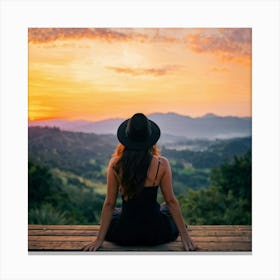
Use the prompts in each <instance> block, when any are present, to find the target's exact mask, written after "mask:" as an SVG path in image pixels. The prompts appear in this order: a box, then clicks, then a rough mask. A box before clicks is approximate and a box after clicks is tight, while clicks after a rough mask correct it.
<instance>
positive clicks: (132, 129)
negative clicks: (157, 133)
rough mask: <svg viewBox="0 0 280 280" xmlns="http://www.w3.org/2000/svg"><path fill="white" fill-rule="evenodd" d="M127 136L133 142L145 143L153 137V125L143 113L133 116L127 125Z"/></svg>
mask: <svg viewBox="0 0 280 280" xmlns="http://www.w3.org/2000/svg"><path fill="white" fill-rule="evenodd" d="M126 135H127V136H128V137H129V138H130V139H131V140H133V141H137V142H141V141H145V140H146V139H147V138H148V137H149V136H150V135H151V124H150V122H149V120H148V118H147V117H146V116H145V115H144V114H142V113H137V114H135V115H133V116H132V118H131V119H129V121H128V123H127V127H126Z"/></svg>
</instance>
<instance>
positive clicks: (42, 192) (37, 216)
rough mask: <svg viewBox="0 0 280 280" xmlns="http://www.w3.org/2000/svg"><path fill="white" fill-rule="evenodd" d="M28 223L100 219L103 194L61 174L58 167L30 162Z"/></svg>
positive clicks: (76, 221)
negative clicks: (59, 175) (60, 175)
mask: <svg viewBox="0 0 280 280" xmlns="http://www.w3.org/2000/svg"><path fill="white" fill-rule="evenodd" d="M28 167H29V169H28V177H29V186H28V209H29V223H40V224H41V223H42V224H49V223H51V224H96V223H99V219H100V212H101V208H102V205H103V201H104V195H101V194H97V193H95V192H94V189H93V188H92V187H88V186H87V185H85V184H84V183H82V182H80V181H79V180H78V179H75V178H71V179H70V180H69V181H68V179H67V178H65V177H64V180H61V177H58V175H57V174H59V171H58V170H56V171H55V172H52V171H51V170H50V169H48V168H47V167H43V166H39V165H35V164H33V163H32V162H29V164H28Z"/></svg>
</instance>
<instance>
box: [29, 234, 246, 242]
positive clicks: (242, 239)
mask: <svg viewBox="0 0 280 280" xmlns="http://www.w3.org/2000/svg"><path fill="white" fill-rule="evenodd" d="M95 239H96V237H95V236H94V237H93V236H73V235H72V236H60V235H56V236H54V235H50V236H29V241H87V242H91V241H94V240H95ZM192 239H193V240H194V241H195V242H200V241H203V242H249V241H250V240H251V238H250V237H249V236H233V237H232V236H196V237H193V238H192ZM177 240H178V242H181V238H180V237H178V239H177Z"/></svg>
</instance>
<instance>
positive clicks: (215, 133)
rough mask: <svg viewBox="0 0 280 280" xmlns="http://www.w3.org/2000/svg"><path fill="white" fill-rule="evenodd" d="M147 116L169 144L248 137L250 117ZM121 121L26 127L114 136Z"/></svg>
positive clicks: (40, 123)
mask: <svg viewBox="0 0 280 280" xmlns="http://www.w3.org/2000/svg"><path fill="white" fill-rule="evenodd" d="M148 117H149V118H150V119H151V120H153V121H155V122H156V123H157V124H158V125H159V126H160V128H161V131H162V134H163V137H162V139H161V140H162V141H170V139H172V137H174V136H176V137H181V138H182V137H183V138H186V139H197V138H208V139H215V138H219V139H228V138H235V137H247V136H251V128H252V120H251V118H240V117H233V116H228V117H221V116H217V115H214V114H206V115H205V116H202V117H198V118H191V117H189V116H183V115H179V114H176V113H167V114H163V113H154V114H151V115H148ZM123 120H124V119H108V120H103V121H97V122H91V121H83V120H79V121H66V120H47V121H33V122H29V126H30V127H32V126H42V127H45V126H46V127H58V128H60V129H61V130H64V131H73V132H87V133H95V134H116V131H117V128H118V126H119V125H120V123H121V122H122V121H123ZM173 140H174V139H173Z"/></svg>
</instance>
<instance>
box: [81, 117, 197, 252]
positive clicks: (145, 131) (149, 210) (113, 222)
mask: <svg viewBox="0 0 280 280" xmlns="http://www.w3.org/2000/svg"><path fill="white" fill-rule="evenodd" d="M117 136H118V139H119V141H120V143H121V144H119V146H118V147H117V149H116V152H115V154H114V155H113V157H112V159H111V161H110V163H109V165H108V169H107V195H106V199H105V202H104V205H103V208H102V213H101V225H100V231H99V233H98V236H97V239H96V241H94V242H91V243H90V244H87V245H86V246H85V247H83V249H84V250H85V251H96V250H97V249H98V248H99V247H101V246H102V243H103V241H104V240H108V241H111V242H115V243H118V244H121V245H157V244H162V243H166V242H170V241H174V240H176V239H177V237H178V235H179V233H180V235H181V240H182V243H183V245H184V248H185V250H186V251H192V250H196V249H197V247H196V246H195V245H194V243H193V242H192V240H191V239H190V237H189V235H188V232H187V229H186V226H185V223H184V220H183V217H182V213H181V210H180V206H179V204H178V201H177V199H176V198H175V196H174V193H173V189H172V178H171V177H172V175H171V169H170V165H169V162H168V160H167V159H166V158H164V157H162V156H159V152H158V149H157V146H156V143H157V141H158V139H159V137H160V129H159V127H158V126H157V124H156V123H154V122H153V121H151V120H149V119H148V118H147V117H146V116H145V115H143V114H141V113H137V114H135V115H133V116H132V118H130V119H128V120H126V121H124V122H123V123H122V124H121V125H120V127H119V128H118V132H117ZM159 187H160V188H161V192H162V194H163V197H164V200H165V204H163V205H162V206H161V207H160V206H159V204H158V203H157V201H156V198H157V191H158V188H159ZM119 191H120V193H121V195H122V208H121V209H115V204H116V199H117V195H118V192H119Z"/></svg>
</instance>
